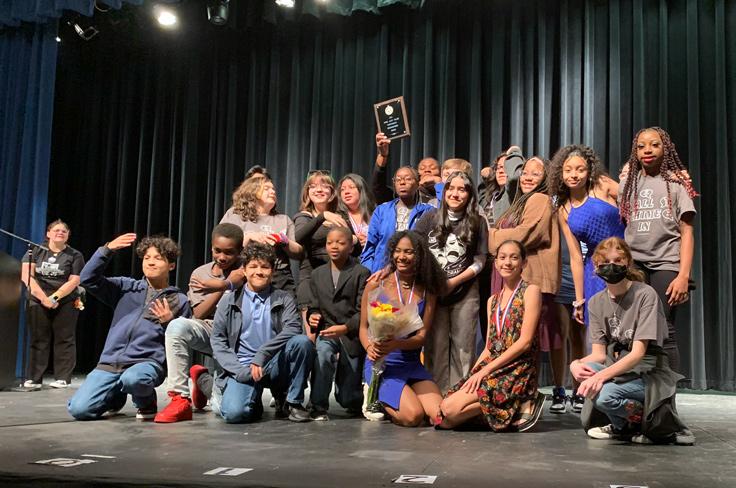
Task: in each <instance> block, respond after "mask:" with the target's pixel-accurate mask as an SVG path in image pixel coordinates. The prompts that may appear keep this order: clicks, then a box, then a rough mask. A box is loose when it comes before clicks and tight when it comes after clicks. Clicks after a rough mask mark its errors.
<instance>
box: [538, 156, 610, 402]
mask: <svg viewBox="0 0 736 488" xmlns="http://www.w3.org/2000/svg"><path fill="white" fill-rule="evenodd" d="M550 192H551V193H552V195H553V201H554V205H555V209H556V210H557V219H558V221H559V223H560V229H561V230H562V235H563V236H564V238H565V242H566V244H567V249H568V250H569V253H570V270H571V271H572V279H573V283H574V285H575V300H574V301H573V302H572V306H573V316H574V318H575V320H576V321H577V322H578V323H579V324H587V323H588V320H587V307H586V306H585V303H586V300H589V299H590V297H592V296H593V295H595V294H596V293H598V292H599V291H601V290H603V288H605V282H604V281H603V280H601V279H600V278H598V277H597V276H596V275H595V270H594V268H593V261H592V259H591V257H592V255H593V250H594V249H595V248H596V246H597V245H598V244H599V243H600V242H601V241H603V240H604V239H606V238H608V237H613V236H615V237H623V236H624V224H623V222H621V217H620V216H619V213H618V207H617V206H616V197H617V193H618V184H617V183H616V182H615V181H613V180H612V179H610V178H609V177H608V176H606V174H605V171H604V169H603V164H602V163H601V161H600V158H599V157H598V155H597V154H596V152H595V151H594V150H593V149H591V148H590V147H588V146H583V145H580V144H573V145H570V146H565V147H563V148H562V149H560V150H559V151H557V154H555V156H554V158H553V159H552V170H551V171H550ZM581 242H582V243H583V244H584V245H585V246H586V248H587V252H586V254H585V256H583V253H582V249H581V244H580V243H581ZM570 326H571V327H570V329H571V330H570V337H571V339H572V344H573V349H578V350H579V349H582V348H576V347H574V346H577V345H578V344H582V342H583V341H584V336H585V329H584V328H582V327H579V326H577V325H576V324H574V323H573V324H570ZM579 357H580V356H577V355H576V357H575V358H573V359H577V358H579ZM576 387H577V385H576V384H574V385H573V406H576V405H577V406H578V408H581V403H582V397H581V396H580V395H578V394H577V391H576ZM563 393H564V391H563ZM558 397H559V392H558V391H555V392H554V393H553V408H552V411H554V407H555V404H556V402H557V400H558Z"/></svg>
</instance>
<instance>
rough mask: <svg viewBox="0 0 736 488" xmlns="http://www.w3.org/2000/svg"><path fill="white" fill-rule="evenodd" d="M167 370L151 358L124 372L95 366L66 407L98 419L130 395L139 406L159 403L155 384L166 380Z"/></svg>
mask: <svg viewBox="0 0 736 488" xmlns="http://www.w3.org/2000/svg"><path fill="white" fill-rule="evenodd" d="M165 378H166V373H165V372H164V370H163V368H162V367H161V366H160V365H159V364H158V363H154V362H151V361H147V362H145V363H138V364H135V365H133V366H131V367H130V368H128V369H126V370H125V371H123V372H122V373H110V372H108V371H103V370H101V369H94V370H92V372H91V373H90V374H88V375H87V379H86V380H84V383H82V386H80V387H79V390H77V392H76V393H75V394H74V396H73V397H71V398H70V399H69V403H68V405H67V410H68V411H69V413H70V414H71V416H72V417H74V418H75V419H77V420H97V419H99V418H100V417H102V414H104V413H105V412H107V411H109V410H120V409H121V408H123V405H125V401H126V400H127V398H128V395H131V396H132V397H133V404H134V405H135V406H136V407H137V408H148V407H150V406H151V405H153V404H155V403H156V389H155V388H156V387H157V386H159V385H160V384H161V383H163V382H164V379H165Z"/></svg>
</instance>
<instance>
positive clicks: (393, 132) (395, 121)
mask: <svg viewBox="0 0 736 488" xmlns="http://www.w3.org/2000/svg"><path fill="white" fill-rule="evenodd" d="M373 110H374V111H375V113H376V124H378V132H383V133H384V134H386V137H387V138H389V139H390V140H393V139H400V138H402V137H408V136H410V135H411V130H410V129H409V119H408V117H407V116H406V105H405V104H404V97H403V96H402V97H396V98H392V99H391V100H386V101H385V102H380V103H376V104H374V105H373Z"/></svg>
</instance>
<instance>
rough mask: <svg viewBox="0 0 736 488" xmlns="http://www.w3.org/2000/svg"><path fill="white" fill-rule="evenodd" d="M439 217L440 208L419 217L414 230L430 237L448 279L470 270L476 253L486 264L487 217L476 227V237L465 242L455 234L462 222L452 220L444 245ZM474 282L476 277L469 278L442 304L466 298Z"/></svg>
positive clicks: (480, 261)
mask: <svg viewBox="0 0 736 488" xmlns="http://www.w3.org/2000/svg"><path fill="white" fill-rule="evenodd" d="M438 216H439V210H437V209H431V210H428V211H427V212H426V213H425V214H424V215H422V217H421V218H420V219H419V221H418V222H417V225H416V227H415V228H414V230H415V231H417V232H419V233H420V234H422V235H425V236H427V242H428V243H429V250H430V252H431V253H432V255H433V256H434V257H435V259H436V260H437V262H438V263H439V265H440V266H441V267H442V269H444V270H445V273H447V278H448V279H449V278H454V277H455V276H457V275H459V274H460V273H462V272H463V271H465V270H466V269H468V267H469V266H470V265H472V264H473V260H474V259H475V257H476V256H481V258H480V259H479V263H480V264H481V265H484V264H485V260H486V255H487V254H488V228H487V226H486V223H485V220H484V219H483V218H480V219H479V220H478V226H477V228H476V229H475V232H474V233H473V238H472V240H471V241H470V242H465V241H463V240H462V239H460V237H458V236H457V235H456V234H455V232H456V231H457V229H458V226H459V225H460V221H459V220H458V221H455V222H452V221H451V224H450V233H449V234H448V235H447V239H446V240H445V245H444V246H442V245H440V242H439V241H438V239H437V236H438V235H439V230H438V229H436V226H437V218H438ZM458 232H459V231H458ZM474 281H475V278H473V279H471V280H468V281H466V282H465V283H463V284H462V285H460V286H458V287H457V288H455V290H453V291H452V293H450V294H449V295H448V296H446V297H442V299H441V301H442V303H444V304H449V303H454V302H457V301H459V300H460V299H462V298H463V297H464V296H465V293H466V292H467V291H468V289H469V288H470V287H471V286H472V285H473V282H474Z"/></svg>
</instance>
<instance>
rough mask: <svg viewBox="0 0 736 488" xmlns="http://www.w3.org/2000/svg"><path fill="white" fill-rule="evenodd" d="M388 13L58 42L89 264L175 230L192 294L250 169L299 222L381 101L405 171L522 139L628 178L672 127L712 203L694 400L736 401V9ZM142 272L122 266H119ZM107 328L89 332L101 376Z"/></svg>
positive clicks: (361, 150) (719, 4)
mask: <svg viewBox="0 0 736 488" xmlns="http://www.w3.org/2000/svg"><path fill="white" fill-rule="evenodd" d="M382 13H383V14H384V15H382V16H372V15H367V14H364V13H360V12H356V13H354V14H353V15H352V16H349V17H338V16H323V17H322V19H321V20H317V19H314V18H312V17H309V16H307V17H303V18H300V19H299V21H294V22H279V23H277V24H275V25H273V24H263V23H259V24H257V25H255V26H253V27H252V28H250V29H248V30H245V31H238V30H233V29H225V30H221V31H215V30H212V29H210V30H209V31H207V32H208V33H209V34H208V35H207V36H206V37H197V36H194V35H187V36H183V35H179V36H169V37H165V36H161V37H160V38H158V40H157V42H155V43H148V44H147V45H142V44H141V43H136V44H134V45H133V44H131V42H132V41H131V37H130V36H133V35H135V33H131V34H130V36H129V37H128V38H125V37H124V36H120V37H118V38H116V39H100V40H99V41H98V42H92V43H87V44H82V43H68V44H65V45H63V47H62V52H61V55H60V63H59V74H58V82H57V93H58V96H57V101H56V117H55V124H54V141H55V145H54V151H53V160H54V164H53V166H52V181H51V193H50V202H51V205H50V214H49V217H56V216H61V217H63V218H65V219H67V220H69V221H70V222H71V223H72V227H73V229H74V231H75V234H74V236H73V240H74V242H73V244H74V245H76V246H78V247H80V248H81V249H83V250H84V251H85V253H86V254H87V255H89V253H90V252H92V251H93V249H94V248H95V247H96V246H97V245H99V244H101V243H103V242H105V241H106V240H109V239H110V238H111V237H112V236H113V235H115V234H117V233H120V232H124V231H131V230H133V231H136V232H138V233H139V234H148V233H157V232H161V233H165V234H169V235H171V236H173V237H174V238H176V239H177V240H178V241H179V242H181V243H182V245H183V249H184V256H183V257H182V259H181V261H180V264H179V268H178V271H177V273H178V274H177V278H176V279H177V283H178V284H179V285H185V284H186V281H187V278H188V275H189V273H190V272H191V270H192V269H193V268H194V267H195V266H196V265H198V264H201V263H202V262H205V261H206V260H208V259H209V251H208V240H209V232H210V230H211V229H212V226H213V225H214V224H216V223H217V222H218V220H219V218H220V217H221V215H222V214H223V212H224V211H225V209H226V208H227V207H228V206H229V202H230V195H231V192H232V190H233V189H234V187H235V186H236V185H237V184H238V183H239V182H240V180H241V178H242V176H243V174H244V172H245V170H246V168H247V167H249V166H250V165H253V164H264V165H266V166H267V167H268V168H269V169H270V171H271V172H272V174H273V175H274V179H275V183H276V186H277V190H278V192H279V198H280V201H279V206H280V208H281V209H283V210H285V211H287V212H288V213H290V214H292V213H293V212H295V211H296V210H297V203H298V199H299V193H300V190H301V185H302V182H303V179H304V177H305V175H306V173H307V171H308V170H309V169H313V168H321V169H330V170H332V172H333V174H335V175H337V176H340V175H342V174H344V173H347V172H349V171H354V172H358V173H361V174H363V175H365V176H367V175H368V174H369V173H370V168H371V165H372V162H373V160H374V157H375V148H374V143H373V135H374V132H375V120H374V116H373V108H372V106H373V103H375V102H377V101H380V100H384V99H388V98H391V97H394V96H398V95H404V96H405V97H406V101H407V105H408V111H409V120H410V124H411V129H412V136H411V137H410V138H408V139H403V140H401V141H397V142H394V143H393V144H392V146H391V159H392V162H391V164H392V167H393V168H396V167H398V165H399V164H408V163H416V162H417V161H418V160H419V159H420V158H421V157H422V156H425V155H431V156H435V157H437V158H438V159H440V160H442V159H445V158H448V157H452V156H458V157H464V158H468V159H469V160H470V161H471V162H473V163H474V164H475V165H476V170H478V168H479V166H480V165H481V164H485V163H487V162H488V161H490V160H491V159H492V158H493V157H494V156H495V155H496V154H497V153H498V152H499V151H500V150H501V149H502V148H505V147H508V146H509V145H510V144H519V145H521V146H522V147H523V148H524V151H525V153H526V154H541V155H544V156H550V155H551V154H553V152H554V151H555V150H556V149H557V148H559V147H560V146H562V145H564V144H569V143H573V142H582V143H585V144H589V145H591V146H593V147H594V148H595V149H596V150H597V151H598V152H599V153H600V154H601V155H602V157H603V159H604V160H605V161H606V162H607V164H608V166H609V169H610V171H611V172H612V173H613V174H616V173H617V172H618V169H619V167H620V165H621V162H622V161H624V160H625V159H626V158H627V156H628V153H629V150H630V147H631V141H632V137H633V135H634V133H635V132H636V131H637V130H638V129H639V128H641V127H645V126H650V125H660V126H662V127H665V128H666V129H667V130H668V131H669V132H670V133H671V135H672V137H673V140H674V141H675V142H676V143H677V147H678V150H679V153H680V155H681V157H682V159H683V160H684V161H686V162H687V163H688V164H689V168H690V173H691V175H692V177H693V180H694V184H695V186H696V188H698V189H699V190H700V191H701V192H702V197H700V198H698V199H697V202H696V205H697V208H698V212H699V215H698V218H697V224H696V242H697V252H696V256H695V264H694V268H693V275H694V278H695V280H696V282H697V284H698V289H697V290H696V291H695V292H694V293H693V295H692V301H691V304H690V307H689V308H686V309H684V310H683V311H682V313H681V314H680V317H679V319H680V320H679V321H678V322H679V323H678V327H679V331H678V333H679V338H678V339H679V342H680V344H681V347H682V352H683V364H685V365H686V373H687V375H688V377H689V379H690V382H689V384H690V385H692V386H693V387H696V388H706V387H715V388H720V389H724V390H733V389H734V366H735V361H734V350H736V340H735V338H734V332H733V316H734V300H733V296H734V287H733V275H734V272H735V271H736V269H735V267H734V259H733V256H734V251H735V248H734V246H735V245H734V241H735V239H734V238H735V237H736V235H735V234H734V224H735V223H736V222H735V221H734V215H735V213H734V211H735V210H736V209H735V208H734V203H733V201H732V200H731V198H730V192H731V191H732V189H733V188H736V174H735V173H736V172H735V171H734V169H733V166H732V165H730V164H729V161H730V155H729V153H728V151H729V147H734V146H733V142H734V135H735V134H736V121H734V114H735V113H736V110H735V109H736V106H734V105H735V104H736V86H735V84H736V52H735V46H736V39H735V38H734V37H735V36H736V30H734V29H729V28H728V27H729V26H734V25H736V4H734V3H733V2H726V1H724V0H720V1H718V0H713V1H695V0H679V1H664V0H662V1H651V0H650V1H644V2H639V1H611V2H600V1H570V0H568V1H562V2H543V1H539V2H531V1H529V2H509V1H493V2H491V1H457V2H427V3H426V5H425V7H424V8H422V9H421V10H410V9H404V8H393V9H389V10H388V11H383V12H382ZM729 142H730V143H731V144H729ZM703 250H705V252H703ZM138 266H139V264H137V262H136V261H135V260H134V259H133V257H132V256H131V253H129V252H128V253H122V255H121V256H120V257H119V258H118V259H117V260H116V262H115V264H114V266H113V269H111V272H119V273H126V274H127V273H131V272H132V273H138V270H137V268H138ZM91 317H94V315H93V314H90V315H88V320H91ZM93 330H97V332H93ZM104 333H105V331H104V330H99V327H98V328H97V329H95V328H94V327H93V326H92V325H88V326H86V327H85V329H84V334H88V335H87V336H82V337H81V338H80V340H81V341H82V342H84V341H85V340H88V341H90V347H89V348H85V347H80V350H81V351H85V350H86V351H89V357H87V358H86V362H85V364H86V365H88V366H89V365H93V364H94V360H95V359H96V355H97V353H98V352H99V345H100V344H101V341H102V340H103V338H104ZM92 346H94V347H92Z"/></svg>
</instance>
